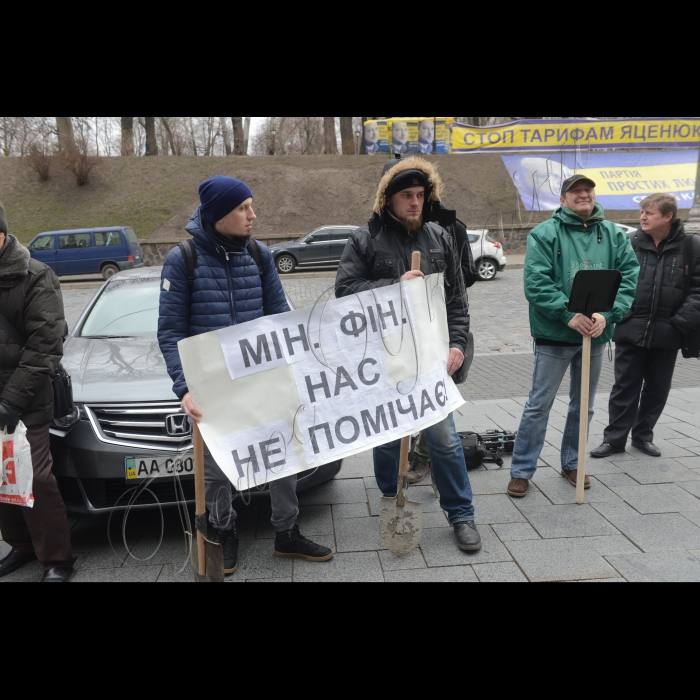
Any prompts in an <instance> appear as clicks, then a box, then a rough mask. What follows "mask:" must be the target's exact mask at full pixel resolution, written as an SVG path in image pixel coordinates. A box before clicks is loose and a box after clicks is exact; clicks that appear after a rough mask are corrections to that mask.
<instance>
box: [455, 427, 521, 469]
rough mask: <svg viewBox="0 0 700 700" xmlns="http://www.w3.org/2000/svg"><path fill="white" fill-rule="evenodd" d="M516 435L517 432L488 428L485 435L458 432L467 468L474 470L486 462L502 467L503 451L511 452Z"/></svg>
mask: <svg viewBox="0 0 700 700" xmlns="http://www.w3.org/2000/svg"><path fill="white" fill-rule="evenodd" d="M516 437H517V433H507V432H504V431H502V430H489V431H488V432H487V433H486V434H485V435H479V434H478V433H471V432H467V433H460V434H459V438H460V440H461V441H462V448H463V449H464V459H465V461H466V463H467V470H468V471H470V472H471V471H474V470H475V469H478V468H479V467H481V466H483V464H484V463H486V462H490V463H493V464H497V465H498V466H499V467H502V466H503V453H504V452H505V453H507V454H512V453H513V450H514V449H515V438H516Z"/></svg>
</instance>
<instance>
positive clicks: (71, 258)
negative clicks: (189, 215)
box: [27, 226, 144, 280]
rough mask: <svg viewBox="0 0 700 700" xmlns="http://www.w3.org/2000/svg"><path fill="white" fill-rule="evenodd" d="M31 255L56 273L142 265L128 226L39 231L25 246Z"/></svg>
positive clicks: (110, 272) (109, 273)
mask: <svg viewBox="0 0 700 700" xmlns="http://www.w3.org/2000/svg"><path fill="white" fill-rule="evenodd" d="M27 247H28V248H29V251H30V253H31V254H32V257H33V258H34V259H35V260H38V261H39V262H43V263H45V264H46V265H48V266H49V267H50V268H52V269H53V271H54V272H55V273H56V274H57V275H58V276H59V277H65V276H67V275H96V274H98V273H99V274H101V275H102V276H103V277H104V278H105V279H106V280H108V279H110V278H111V277H113V276H114V275H116V274H117V273H118V272H121V271H123V270H131V269H133V268H138V267H143V265H144V262H143V257H142V254H141V245H140V244H139V239H138V236H137V235H136V231H134V229H133V228H131V226H114V227H111V228H89V229H75V230H71V231H50V232H48V233H40V234H39V235H38V236H37V237H36V238H34V240H33V241H32V242H31V243H30V244H29V245H28V246H27Z"/></svg>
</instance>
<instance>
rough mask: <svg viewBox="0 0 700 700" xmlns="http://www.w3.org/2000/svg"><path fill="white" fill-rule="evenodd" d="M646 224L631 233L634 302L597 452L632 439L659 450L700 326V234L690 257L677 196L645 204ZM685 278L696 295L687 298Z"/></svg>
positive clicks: (622, 329) (654, 452)
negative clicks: (661, 429)
mask: <svg viewBox="0 0 700 700" xmlns="http://www.w3.org/2000/svg"><path fill="white" fill-rule="evenodd" d="M641 207H642V216H641V229H640V230H638V231H636V232H635V233H634V234H632V236H631V239H632V247H633V248H634V250H635V252H636V253H637V257H638V258H639V264H640V266H641V273H640V277H639V286H638V288H637V295H636V298H635V302H634V306H633V307H632V310H631V311H630V313H629V314H628V315H627V318H625V319H623V321H622V322H621V323H620V324H618V326H617V329H616V332H615V336H614V341H615V343H616V345H617V350H616V358H615V386H614V388H613V391H612V395H611V396H610V425H609V426H608V428H607V430H606V431H605V438H604V442H603V444H602V445H601V446H600V447H599V448H598V449H596V450H594V451H593V452H592V453H591V455H592V456H593V457H596V458H598V459H602V458H604V457H609V456H611V455H613V454H617V453H621V452H624V451H625V447H626V445H627V439H628V437H629V434H630V432H631V433H632V446H633V447H635V448H637V449H639V450H641V451H642V452H643V453H644V454H647V455H649V456H651V457H661V450H660V449H658V447H656V445H654V428H655V427H656V424H657V423H658V420H659V418H660V417H661V414H662V413H663V412H664V409H665V407H666V401H667V400H668V396H669V393H670V391H671V385H672V382H673V373H674V371H675V368H676V360H677V358H678V351H679V350H680V349H681V347H683V341H684V338H685V337H686V336H687V335H688V334H689V333H690V332H691V331H693V330H695V329H696V328H698V327H699V326H700V237H698V236H694V240H693V241H692V254H691V256H690V258H689V259H686V254H685V251H686V250H687V244H686V237H687V236H688V235H690V234H686V233H685V230H684V228H683V222H682V221H681V220H680V219H679V218H678V203H677V201H676V198H675V197H674V196H673V195H667V194H659V195H652V196H651V197H648V198H647V199H645V200H644V201H643V202H642V203H641ZM686 279H689V282H690V294H689V296H687V297H686V294H685V287H686Z"/></svg>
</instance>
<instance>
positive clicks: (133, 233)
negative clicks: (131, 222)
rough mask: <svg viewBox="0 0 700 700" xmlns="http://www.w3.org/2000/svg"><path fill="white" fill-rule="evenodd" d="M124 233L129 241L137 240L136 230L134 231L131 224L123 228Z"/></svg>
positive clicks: (135, 241) (136, 241) (134, 241)
mask: <svg viewBox="0 0 700 700" xmlns="http://www.w3.org/2000/svg"><path fill="white" fill-rule="evenodd" d="M124 233H125V234H126V240H127V241H129V243H138V242H139V237H138V236H137V235H136V231H134V229H133V228H131V226H126V227H125V228H124Z"/></svg>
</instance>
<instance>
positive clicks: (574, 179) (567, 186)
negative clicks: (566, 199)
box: [561, 175, 598, 197]
mask: <svg viewBox="0 0 700 700" xmlns="http://www.w3.org/2000/svg"><path fill="white" fill-rule="evenodd" d="M579 182H587V183H589V184H590V185H591V186H592V187H593V189H595V188H596V187H598V185H596V184H595V182H593V180H591V178H590V177H586V176H585V175H574V176H573V177H570V178H569V179H568V180H564V184H563V185H562V186H561V196H562V197H563V196H564V195H565V194H566V193H567V192H568V191H569V190H570V189H571V188H572V187H573V186H574V185H577V184H578V183H579Z"/></svg>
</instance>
